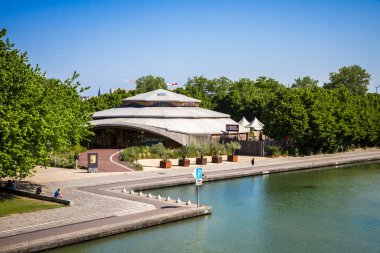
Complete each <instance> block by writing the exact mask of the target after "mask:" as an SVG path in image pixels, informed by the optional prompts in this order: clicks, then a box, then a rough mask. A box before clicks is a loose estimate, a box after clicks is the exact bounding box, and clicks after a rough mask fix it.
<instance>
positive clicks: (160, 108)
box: [91, 89, 249, 148]
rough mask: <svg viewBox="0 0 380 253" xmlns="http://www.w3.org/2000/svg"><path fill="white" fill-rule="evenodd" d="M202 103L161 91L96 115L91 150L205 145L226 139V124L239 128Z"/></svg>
mask: <svg viewBox="0 0 380 253" xmlns="http://www.w3.org/2000/svg"><path fill="white" fill-rule="evenodd" d="M200 102H201V101H200V100H198V99H194V98H190V97H187V96H184V95H181V94H176V93H173V92H171V91H167V90H162V89H159V90H155V91H151V92H147V93H143V94H139V95H136V96H134V97H130V98H126V99H123V103H122V106H121V107H119V108H114V109H109V110H104V111H99V112H96V113H94V115H93V120H92V121H91V124H92V125H93V126H94V132H95V137H94V139H93V141H92V143H91V147H93V148H96V147H115V148H124V147H128V146H138V145H152V144H156V143H159V142H162V143H164V144H165V145H166V146H168V147H178V146H181V145H188V144H190V143H191V142H192V141H193V140H194V141H197V142H198V143H205V142H208V141H210V140H215V141H218V140H220V138H221V136H223V135H226V134H227V133H226V132H225V131H226V125H227V124H233V125H238V123H236V122H235V121H234V120H232V119H231V118H230V115H228V114H224V113H219V112H215V111H211V110H207V109H204V108H200V107H199V104H200ZM248 132H249V130H247V129H245V128H242V129H241V131H240V132H239V133H235V134H234V136H235V137H236V138H239V139H243V140H246V139H247V137H248Z"/></svg>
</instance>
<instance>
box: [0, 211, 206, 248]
mask: <svg viewBox="0 0 380 253" xmlns="http://www.w3.org/2000/svg"><path fill="white" fill-rule="evenodd" d="M211 211H212V209H211V207H208V206H201V207H199V208H184V209H181V210H179V211H176V212H171V213H165V214H159V215H153V216H149V217H146V218H140V219H136V220H131V221H125V222H122V223H117V224H111V225H107V226H103V227H99V228H96V229H87V230H82V231H78V232H73V233H69V234H63V235H60V236H52V237H47V238H44V239H41V240H36V241H29V242H27V243H20V244H16V245H11V246H9V247H6V248H3V249H0V252H9V253H10V252H12V253H14V252H17V253H23V252H37V251H42V250H47V249H52V248H57V247H62V246H66V245H70V244H74V243H79V242H84V241H89V240H93V239H98V238H102V237H106V236H111V235H115V234H119V233H125V232H129V231H133V230H137V229H142V228H146V227H152V226H157V225H160V224H164V223H169V222H173V221H178V220H183V219H187V218H192V217H196V216H203V215H208V214H211Z"/></svg>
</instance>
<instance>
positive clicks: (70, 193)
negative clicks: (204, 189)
mask: <svg viewBox="0 0 380 253" xmlns="http://www.w3.org/2000/svg"><path fill="white" fill-rule="evenodd" d="M251 158H252V157H239V160H240V162H238V163H231V162H223V164H208V165H206V166H202V167H203V169H204V173H205V175H206V177H207V178H208V179H209V180H218V179H223V178H232V177H241V176H249V175H260V174H266V173H271V172H280V171H287V170H296V169H305V168H315V167H321V166H327V165H330V166H331V165H340V164H344V163H352V162H358V161H367V160H380V150H379V149H368V150H357V151H355V152H347V153H342V154H328V155H316V156H309V157H281V158H259V157H257V158H256V159H255V160H256V163H255V166H254V167H253V168H252V166H251V164H250V160H251ZM141 163H142V164H144V168H146V171H142V172H126V171H124V172H114V173H85V172H84V171H81V170H72V169H58V168H49V169H47V170H45V169H41V168H37V173H36V175H35V176H33V177H31V178H28V180H29V181H30V182H33V183H36V184H42V185H43V188H44V190H45V191H46V192H47V194H53V192H54V190H55V189H56V188H58V187H59V188H61V190H62V193H63V194H64V197H65V198H66V199H72V200H73V201H74V203H75V204H74V206H70V207H64V208H58V209H52V210H44V211H39V212H34V213H26V214H16V215H11V216H8V217H3V218H0V252H1V251H2V250H3V251H4V250H5V249H9V248H5V246H4V245H8V246H9V247H11V246H12V245H15V244H16V243H17V242H26V241H28V240H33V242H36V241H39V242H40V241H41V240H42V236H43V235H44V236H46V234H44V233H43V232H41V231H42V230H46V229H48V230H49V229H50V230H49V231H50V232H51V235H52V236H51V238H50V239H52V238H54V236H53V234H54V233H55V232H54V233H53V231H60V233H61V235H62V233H67V234H72V233H74V232H75V233H76V234H78V233H79V234H80V233H81V231H82V230H83V231H87V233H89V231H92V229H93V228H94V227H97V228H98V229H100V227H103V229H106V227H107V226H116V224H118V223H120V222H121V221H122V222H132V221H133V220H136V219H139V220H142V221H144V219H152V217H160V215H167V217H170V215H174V214H175V213H176V212H185V211H186V208H190V209H191V208H194V206H190V207H186V206H185V205H184V204H183V203H181V204H176V203H175V202H174V201H172V202H170V203H168V202H165V201H164V200H156V199H154V198H147V196H146V194H147V192H144V195H143V196H138V195H137V194H134V195H131V194H128V193H123V192H121V191H122V189H123V188H127V189H144V188H147V187H148V188H149V187H157V186H164V185H176V184H183V183H192V182H193V181H194V179H193V178H192V175H191V174H192V171H193V170H194V168H195V167H198V166H197V165H195V164H192V165H191V167H188V168H184V167H178V166H174V167H173V168H172V169H159V168H158V160H142V161H141ZM174 164H175V163H174ZM164 206H177V208H178V207H179V209H177V208H163V207H164ZM177 210H178V211H177ZM180 210H183V211H180ZM155 215H157V216H155ZM117 217H120V218H117ZM78 224H81V225H78ZM112 224H113V225H112ZM123 224H124V223H123ZM62 227H65V228H67V229H63V230H62ZM107 228H108V227H107ZM51 229H52V230H51ZM55 229H57V230H55ZM88 229H89V230H88ZM65 231H66V232H65ZM120 231H121V230H120ZM83 233H84V232H83ZM16 235H17V236H16ZM62 236H63V235H62ZM28 238H29V239H28ZM38 238H40V239H38ZM55 239H56V238H55ZM44 240H45V241H46V240H47V238H45V237H44Z"/></svg>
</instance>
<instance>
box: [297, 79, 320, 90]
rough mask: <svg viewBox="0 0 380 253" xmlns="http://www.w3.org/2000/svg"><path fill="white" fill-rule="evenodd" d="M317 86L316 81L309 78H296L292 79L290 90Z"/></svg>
mask: <svg viewBox="0 0 380 253" xmlns="http://www.w3.org/2000/svg"><path fill="white" fill-rule="evenodd" d="M316 86H318V80H314V79H313V78H311V77H310V76H304V77H302V78H301V77H298V78H297V79H294V83H293V84H292V88H309V87H316Z"/></svg>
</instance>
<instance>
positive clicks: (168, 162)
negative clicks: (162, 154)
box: [160, 161, 172, 169]
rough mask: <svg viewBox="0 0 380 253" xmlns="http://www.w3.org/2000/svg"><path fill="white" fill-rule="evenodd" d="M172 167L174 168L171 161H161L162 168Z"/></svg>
mask: <svg viewBox="0 0 380 253" xmlns="http://www.w3.org/2000/svg"><path fill="white" fill-rule="evenodd" d="M171 167H172V162H171V161H167V162H164V161H160V168H164V169H169V168H171Z"/></svg>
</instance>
